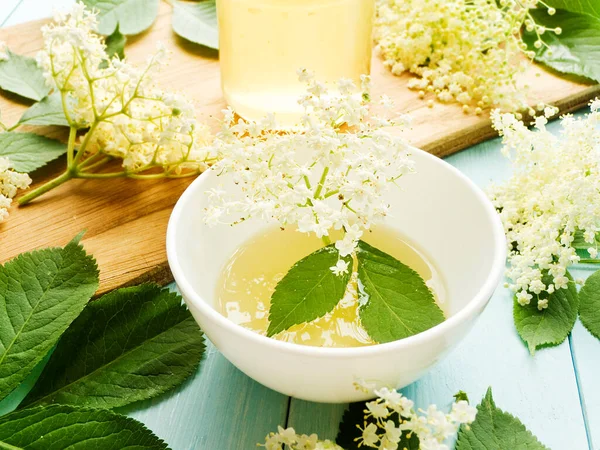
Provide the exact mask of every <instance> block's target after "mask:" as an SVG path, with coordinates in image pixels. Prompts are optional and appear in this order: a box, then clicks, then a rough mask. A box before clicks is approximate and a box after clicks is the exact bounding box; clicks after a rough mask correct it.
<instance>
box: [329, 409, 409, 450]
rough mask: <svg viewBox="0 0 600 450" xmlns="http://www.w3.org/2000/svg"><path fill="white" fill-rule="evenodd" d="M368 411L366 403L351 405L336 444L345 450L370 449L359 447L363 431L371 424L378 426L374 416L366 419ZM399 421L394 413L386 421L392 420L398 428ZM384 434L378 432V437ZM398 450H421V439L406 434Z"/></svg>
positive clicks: (340, 428)
mask: <svg viewBox="0 0 600 450" xmlns="http://www.w3.org/2000/svg"><path fill="white" fill-rule="evenodd" d="M366 409H367V407H366V406H365V402H357V403H350V404H349V405H348V409H346V411H345V412H344V415H343V416H342V421H341V422H340V427H339V430H338V434H337V437H336V438H335V442H336V444H337V445H339V446H340V447H342V448H343V449H344V450H364V449H366V448H369V447H365V446H364V445H361V446H360V447H359V443H360V437H361V436H362V429H364V428H365V427H366V426H368V425H369V424H371V423H373V424H376V423H377V420H375V419H374V418H373V417H372V416H370V417H365V410H366ZM398 419H399V418H398V414H397V413H393V414H391V415H390V417H388V418H387V419H386V420H392V421H393V422H394V423H395V424H396V426H398V425H399V420H398ZM358 426H360V427H361V429H359V428H358ZM384 434H385V432H384V431H382V430H381V429H379V430H378V433H377V435H378V436H380V438H381V437H382V436H383V435H384ZM398 450H419V438H418V437H417V435H416V434H415V433H411V436H410V438H408V433H407V432H404V433H403V434H402V437H401V438H400V442H398Z"/></svg>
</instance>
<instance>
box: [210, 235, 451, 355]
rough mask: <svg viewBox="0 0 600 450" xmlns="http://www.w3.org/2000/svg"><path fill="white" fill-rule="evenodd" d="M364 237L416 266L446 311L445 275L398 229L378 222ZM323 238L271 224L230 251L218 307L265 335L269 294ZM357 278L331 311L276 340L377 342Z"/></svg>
mask: <svg viewBox="0 0 600 450" xmlns="http://www.w3.org/2000/svg"><path fill="white" fill-rule="evenodd" d="M363 240H364V241H366V242H367V243H368V244H370V245H372V246H374V247H377V248H379V249H381V250H383V251H384V252H386V253H388V254H390V255H392V256H393V257H395V258H396V259H398V260H399V261H401V262H402V263H404V264H406V265H407V266H409V267H411V268H412V269H413V270H415V271H416V272H417V273H418V274H419V275H420V276H421V277H422V278H423V279H424V280H425V282H426V283H427V285H428V286H429V288H430V289H431V291H432V292H433V294H434V296H435V299H436V302H437V303H438V305H439V306H440V308H441V309H442V310H445V308H444V306H445V301H446V297H445V289H444V284H443V281H442V278H441V276H440V274H439V273H438V272H437V270H436V268H435V266H434V265H433V264H432V263H431V261H429V260H427V258H425V257H424V255H422V254H421V253H420V252H419V251H418V250H417V249H415V248H414V247H413V246H411V245H410V244H409V243H408V242H407V241H406V240H405V239H404V238H403V236H401V235H400V234H398V233H397V232H395V231H393V230H391V229H390V228H388V227H385V226H379V227H377V228H374V229H373V230H372V231H367V232H365V234H364V235H363ZM323 245H324V244H323V242H322V241H321V240H320V239H319V238H317V237H315V236H313V235H310V236H309V235H307V234H305V233H299V232H297V231H295V230H293V229H291V228H288V229H286V230H284V231H282V230H280V229H279V228H272V229H270V230H268V231H266V232H263V233H261V234H258V235H256V236H254V237H253V238H252V239H250V240H249V241H247V242H246V244H245V245H244V246H242V247H240V248H238V250H237V251H236V252H235V253H234V254H233V255H232V257H231V258H230V260H229V261H228V262H227V264H226V266H225V268H224V270H223V271H222V273H221V277H220V279H219V282H218V285H217V295H218V308H220V311H221V313H222V314H223V315H224V316H225V317H227V318H228V319H229V320H231V321H232V322H234V323H236V324H238V325H241V326H243V327H245V328H247V329H249V330H252V331H254V332H256V333H259V334H262V335H266V330H267V328H268V326H269V321H268V317H269V306H270V299H271V295H272V294H273V291H274V290H275V286H276V285H277V283H278V282H279V280H281V279H282V278H283V277H284V275H285V274H286V273H287V272H288V270H289V269H290V268H291V267H292V266H293V265H294V264H295V263H296V262H298V261H299V260H300V259H302V258H304V257H305V256H307V255H309V254H310V253H312V252H314V251H315V250H318V249H319V248H321V247H323ZM357 290H358V289H357V280H356V277H355V275H353V277H352V279H351V281H350V284H349V286H348V289H347V290H346V293H345V295H344V298H343V299H342V300H341V301H340V303H339V304H338V305H337V306H336V307H335V308H334V310H333V311H332V312H330V313H329V314H326V315H325V316H323V317H321V318H319V319H316V320H314V321H312V322H309V323H305V324H300V325H295V326H293V327H291V328H290V329H288V330H286V331H282V332H281V333H279V334H277V335H275V336H274V339H279V340H281V341H286V342H292V343H295V344H301V345H312V346H317V347H360V346H365V345H373V344H374V342H373V341H372V340H371V339H370V338H369V336H368V335H367V333H366V331H365V330H364V329H363V328H362V326H361V324H360V319H359V316H358V292H357Z"/></svg>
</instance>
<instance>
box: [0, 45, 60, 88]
mask: <svg viewBox="0 0 600 450" xmlns="http://www.w3.org/2000/svg"><path fill="white" fill-rule="evenodd" d="M0 88H2V89H4V90H5V91H9V92H12V93H14V94H18V95H20V96H21V97H26V98H30V99H31V100H41V99H43V98H44V97H45V96H46V95H47V94H48V92H50V88H49V87H48V86H47V85H46V81H45V80H44V75H43V73H42V70H41V69H40V68H39V67H38V66H37V63H36V62H35V59H33V58H30V57H28V56H23V55H17V54H15V53H12V52H10V51H9V52H8V59H6V60H4V61H0Z"/></svg>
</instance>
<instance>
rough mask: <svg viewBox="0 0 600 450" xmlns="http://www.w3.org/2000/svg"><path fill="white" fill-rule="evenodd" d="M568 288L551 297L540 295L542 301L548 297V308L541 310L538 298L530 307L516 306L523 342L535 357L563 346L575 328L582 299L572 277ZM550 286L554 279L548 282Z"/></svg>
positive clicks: (516, 316)
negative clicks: (539, 352) (545, 348)
mask: <svg viewBox="0 0 600 450" xmlns="http://www.w3.org/2000/svg"><path fill="white" fill-rule="evenodd" d="M567 276H568V277H569V286H568V287H567V288H566V289H557V290H556V291H555V292H553V293H552V294H551V295H548V293H547V292H542V293H541V294H540V299H542V300H544V299H546V298H548V307H547V308H546V309H542V310H541V311H540V310H539V309H538V307H537V301H536V299H535V297H534V298H533V299H532V301H531V302H530V303H529V305H525V306H521V305H520V304H519V303H518V302H517V299H516V296H515V299H514V305H513V317H514V320H515V326H516V327H517V332H518V333H519V336H521V339H523V341H525V343H526V344H527V347H528V348H529V352H530V353H531V354H532V355H533V354H534V353H535V351H536V350H538V349H539V348H542V347H553V346H555V345H559V344H560V343H562V342H563V341H564V340H565V339H566V338H567V336H568V335H569V333H570V332H571V330H572V329H573V326H574V325H575V320H576V319H577V311H578V309H579V298H578V296H577V289H576V288H575V283H574V282H573V279H572V278H571V275H570V274H569V273H568V272H567ZM544 283H545V284H546V285H547V284H550V283H551V280H549V279H545V280H544Z"/></svg>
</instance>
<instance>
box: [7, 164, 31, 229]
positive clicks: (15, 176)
mask: <svg viewBox="0 0 600 450" xmlns="http://www.w3.org/2000/svg"><path fill="white" fill-rule="evenodd" d="M30 184H31V178H29V175H27V174H26V173H19V172H15V171H14V170H11V165H10V161H9V160H8V159H6V158H1V157H0V222H3V221H4V219H6V218H7V217H8V208H9V207H10V205H11V203H12V199H13V197H14V196H15V195H17V189H27V188H28V187H29V185H30Z"/></svg>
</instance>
